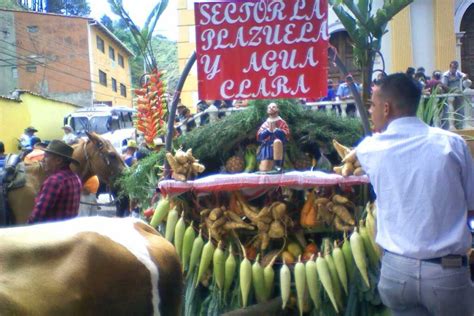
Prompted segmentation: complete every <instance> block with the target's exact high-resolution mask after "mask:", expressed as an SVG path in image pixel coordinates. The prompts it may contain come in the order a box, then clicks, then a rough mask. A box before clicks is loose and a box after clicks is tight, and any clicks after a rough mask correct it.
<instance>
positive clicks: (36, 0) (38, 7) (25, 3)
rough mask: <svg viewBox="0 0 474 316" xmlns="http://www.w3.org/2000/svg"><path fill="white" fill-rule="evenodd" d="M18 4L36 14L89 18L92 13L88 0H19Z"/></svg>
mask: <svg viewBox="0 0 474 316" xmlns="http://www.w3.org/2000/svg"><path fill="white" fill-rule="evenodd" d="M18 4H19V5H21V6H22V7H24V8H26V9H28V10H31V11H36V12H49V13H57V14H64V15H73V16H87V15H89V14H90V13H91V8H90V7H89V3H88V2H87V0H18Z"/></svg>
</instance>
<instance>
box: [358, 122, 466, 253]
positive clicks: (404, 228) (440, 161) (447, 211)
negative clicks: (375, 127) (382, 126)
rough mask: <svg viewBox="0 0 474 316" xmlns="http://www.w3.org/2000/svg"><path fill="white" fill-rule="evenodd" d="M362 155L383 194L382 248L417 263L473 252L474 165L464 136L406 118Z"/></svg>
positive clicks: (364, 146)
mask: <svg viewBox="0 0 474 316" xmlns="http://www.w3.org/2000/svg"><path fill="white" fill-rule="evenodd" d="M356 152H357V157H358V159H359V161H360V163H361V165H362V168H363V169H364V170H365V171H366V172H367V174H368V175H369V178H370V182H371V183H372V185H373V187H374V191H375V193H376V195H377V200H376V204H377V208H378V211H377V238H376V242H377V243H378V244H379V245H380V246H381V247H383V248H384V249H386V250H388V251H390V252H393V253H396V254H399V255H403V256H407V257H411V258H416V259H430V258H437V257H442V256H445V255H449V254H459V255H466V254H467V252H468V250H469V249H470V248H471V243H472V236H471V233H470V231H469V229H468V226H467V211H468V210H474V166H473V164H474V163H473V159H472V157H471V154H470V152H469V149H468V147H467V145H466V142H465V141H464V140H463V139H462V137H460V136H459V135H456V134H454V133H451V132H448V131H445V130H442V129H439V128H433V127H430V126H428V125H426V124H425V123H423V122H422V121H421V120H420V119H418V118H416V117H404V118H399V119H396V120H394V121H392V122H391V123H390V124H389V125H388V127H387V130H386V131H384V132H383V133H380V134H375V135H373V136H371V137H367V138H366V139H364V140H363V141H362V142H361V143H360V144H359V146H357V149H356Z"/></svg>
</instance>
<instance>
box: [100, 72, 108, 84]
mask: <svg viewBox="0 0 474 316" xmlns="http://www.w3.org/2000/svg"><path fill="white" fill-rule="evenodd" d="M99 82H100V84H101V85H103V86H106V87H107V74H106V73H105V72H103V71H102V70H99Z"/></svg>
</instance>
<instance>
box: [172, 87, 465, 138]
mask: <svg viewBox="0 0 474 316" xmlns="http://www.w3.org/2000/svg"><path fill="white" fill-rule="evenodd" d="M463 96H466V95H464V94H463V93H443V94H438V95H436V98H438V99H441V98H446V99H447V100H446V102H447V103H448V104H447V105H448V108H449V110H448V115H449V120H450V122H451V126H453V124H452V122H453V121H454V117H453V115H454V110H453V107H452V101H453V99H454V98H455V97H463ZM467 97H469V96H467ZM422 98H423V99H429V98H430V95H422ZM354 103H355V101H354V100H353V99H347V100H334V101H319V102H306V103H305V104H301V106H302V107H303V108H305V109H307V110H312V111H317V110H321V109H320V107H321V106H325V107H326V108H325V111H333V110H334V108H333V106H335V107H336V115H339V108H338V107H337V106H340V108H341V112H340V115H341V116H342V117H346V116H347V114H346V113H347V112H346V108H347V105H348V104H354ZM329 106H330V108H329ZM473 106H474V103H472V101H471V106H470V107H469V106H467V107H465V109H464V127H465V128H466V127H468V128H469V127H474V120H473V110H472V107H473ZM246 109H247V108H246V107H239V108H235V107H232V108H226V109H217V108H216V107H210V108H208V109H206V110H205V111H203V112H199V113H196V114H194V115H193V116H190V117H188V118H186V119H185V120H182V121H180V122H178V123H176V124H175V128H176V129H178V128H179V129H180V130H181V133H182V134H185V133H186V132H188V130H187V125H188V124H190V123H193V122H194V124H195V128H197V127H199V126H201V125H205V124H208V123H213V122H216V121H217V120H219V119H221V118H222V117H225V116H228V115H231V114H232V113H234V112H239V111H245V110H246ZM204 115H208V116H209V118H208V119H205V120H202V119H201V118H202V117H203V116H204ZM355 115H356V117H359V113H358V112H357V110H356V112H355ZM435 125H436V126H439V125H440V123H439V120H438V122H435Z"/></svg>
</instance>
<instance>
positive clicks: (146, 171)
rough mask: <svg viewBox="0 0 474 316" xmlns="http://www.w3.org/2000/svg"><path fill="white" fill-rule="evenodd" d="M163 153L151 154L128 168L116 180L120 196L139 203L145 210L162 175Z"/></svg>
mask: <svg viewBox="0 0 474 316" xmlns="http://www.w3.org/2000/svg"><path fill="white" fill-rule="evenodd" d="M164 158H165V151H164V150H162V151H160V152H152V153H151V154H150V155H148V156H147V157H145V158H143V159H142V160H140V161H139V162H138V163H137V164H135V165H133V166H132V167H131V168H128V169H127V170H126V171H125V172H124V173H123V174H122V176H121V177H120V178H119V179H118V180H117V183H118V185H119V187H120V188H121V194H124V195H128V196H129V197H130V198H131V199H136V200H138V201H140V204H141V206H142V207H144V208H146V207H148V206H149V205H148V204H147V203H149V202H150V201H151V198H152V197H153V195H154V193H155V188H156V186H157V184H158V180H159V177H160V176H161V173H162V166H163V163H164Z"/></svg>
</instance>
